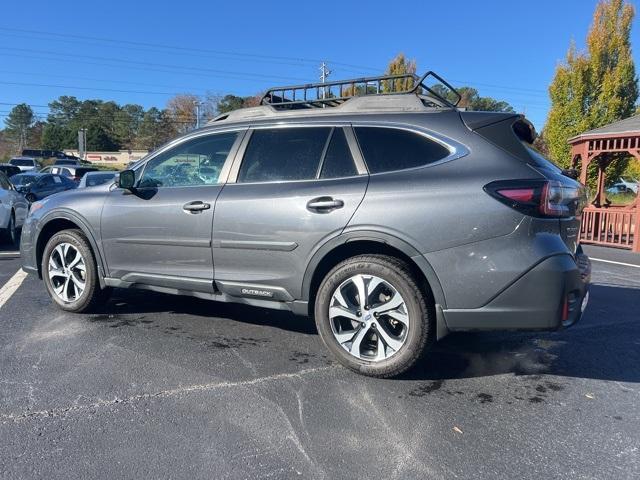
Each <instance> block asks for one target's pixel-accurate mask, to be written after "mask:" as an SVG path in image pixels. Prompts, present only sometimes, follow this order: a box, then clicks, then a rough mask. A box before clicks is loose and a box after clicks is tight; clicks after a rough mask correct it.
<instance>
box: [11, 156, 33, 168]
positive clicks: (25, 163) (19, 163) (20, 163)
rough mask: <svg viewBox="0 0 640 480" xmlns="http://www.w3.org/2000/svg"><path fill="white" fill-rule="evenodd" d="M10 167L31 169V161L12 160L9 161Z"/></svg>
mask: <svg viewBox="0 0 640 480" xmlns="http://www.w3.org/2000/svg"><path fill="white" fill-rule="evenodd" d="M9 163H10V164H11V165H17V166H18V167H33V163H34V162H33V160H29V159H28V158H12V159H11V160H9Z"/></svg>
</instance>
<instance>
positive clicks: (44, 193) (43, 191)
mask: <svg viewBox="0 0 640 480" xmlns="http://www.w3.org/2000/svg"><path fill="white" fill-rule="evenodd" d="M10 180H11V183H13V185H14V186H15V188H16V190H17V191H18V192H20V193H21V194H22V195H24V198H26V199H27V201H28V202H29V203H33V202H35V201H36V200H42V199H43V198H45V197H48V196H49V195H53V194H54V193H58V192H64V191H65V190H72V189H74V188H76V184H75V182H73V181H72V180H70V179H69V178H67V177H64V176H62V175H54V174H51V173H39V172H38V173H21V174H18V175H14V176H13V177H11V179H10Z"/></svg>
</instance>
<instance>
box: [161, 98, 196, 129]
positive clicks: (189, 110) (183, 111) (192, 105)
mask: <svg viewBox="0 0 640 480" xmlns="http://www.w3.org/2000/svg"><path fill="white" fill-rule="evenodd" d="M199 101H200V100H199V99H198V97H197V96H195V95H192V94H187V93H183V94H179V95H176V96H174V97H172V98H170V99H169V101H168V102H167V115H169V116H171V119H172V120H173V122H174V123H175V125H176V130H177V132H178V133H186V132H188V131H189V130H191V129H192V128H194V127H195V126H196V103H197V102H199Z"/></svg>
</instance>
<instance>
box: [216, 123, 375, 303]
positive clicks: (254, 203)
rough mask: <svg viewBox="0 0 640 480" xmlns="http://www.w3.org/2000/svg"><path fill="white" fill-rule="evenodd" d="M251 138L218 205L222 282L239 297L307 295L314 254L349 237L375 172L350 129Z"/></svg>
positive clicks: (270, 131) (279, 131) (304, 129)
mask: <svg viewBox="0 0 640 480" xmlns="http://www.w3.org/2000/svg"><path fill="white" fill-rule="evenodd" d="M247 137H248V138H247V139H246V141H245V142H244V145H243V147H242V148H241V151H240V152H239V154H238V158H237V159H236V162H235V163H234V166H233V169H232V172H231V174H230V177H229V182H228V183H227V184H226V185H225V187H224V188H223V190H222V192H221V194H220V197H219V198H218V202H217V204H216V214H215V219H214V228H213V257H214V264H215V280H216V284H217V285H218V287H219V288H220V289H221V290H222V291H224V292H226V293H229V294H231V295H235V296H246V297H258V298H267V299H273V300H291V299H294V298H300V290H301V283H302V278H303V275H304V271H305V269H306V266H307V263H308V261H309V259H310V257H311V256H312V254H313V252H314V251H315V250H314V249H315V248H316V247H317V246H319V245H320V244H322V243H324V242H325V241H326V240H328V239H330V238H331V237H334V236H336V235H339V234H340V233H341V232H342V230H343V229H344V227H345V226H346V225H347V223H348V222H349V219H350V218H351V217H352V215H353V214H354V212H355V211H356V209H357V208H358V205H359V204H360V202H361V201H362V199H363V197H364V194H365V190H366V188H367V181H368V175H367V174H366V170H365V167H364V163H363V162H362V159H361V157H360V155H359V152H358V151H357V149H356V147H355V139H354V137H353V136H352V133H351V130H350V129H349V128H348V127H343V126H290V125H287V126H279V127H265V128H256V129H253V130H252V131H250V132H249V133H248V135H247Z"/></svg>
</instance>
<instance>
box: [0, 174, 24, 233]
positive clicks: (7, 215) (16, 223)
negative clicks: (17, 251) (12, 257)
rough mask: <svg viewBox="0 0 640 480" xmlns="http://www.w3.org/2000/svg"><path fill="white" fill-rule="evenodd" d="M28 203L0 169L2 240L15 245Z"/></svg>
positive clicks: (0, 227) (0, 228)
mask: <svg viewBox="0 0 640 480" xmlns="http://www.w3.org/2000/svg"><path fill="white" fill-rule="evenodd" d="M28 209H29V204H28V203H27V201H26V200H25V198H24V197H23V196H22V195H21V194H19V193H18V192H17V191H16V189H15V187H14V186H13V185H12V184H11V182H10V181H9V179H8V178H7V175H6V174H5V173H4V172H2V171H0V232H1V233H2V237H3V240H5V241H7V242H9V243H11V244H12V245H17V244H18V242H19V241H20V235H19V231H20V228H22V224H23V223H24V219H25V218H26V217H27V211H28Z"/></svg>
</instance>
